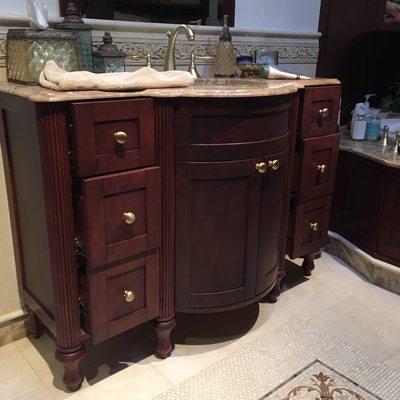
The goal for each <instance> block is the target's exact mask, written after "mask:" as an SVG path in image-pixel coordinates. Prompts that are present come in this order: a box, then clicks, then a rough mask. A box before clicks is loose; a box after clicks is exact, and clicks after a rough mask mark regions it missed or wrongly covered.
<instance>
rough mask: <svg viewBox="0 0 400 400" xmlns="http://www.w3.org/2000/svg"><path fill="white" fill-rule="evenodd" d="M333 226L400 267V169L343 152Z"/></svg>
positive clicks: (375, 255)
mask: <svg viewBox="0 0 400 400" xmlns="http://www.w3.org/2000/svg"><path fill="white" fill-rule="evenodd" d="M336 181H337V183H336V190H335V194H334V196H333V205H332V218H331V225H330V229H331V230H333V231H335V232H337V233H339V234H340V235H342V236H343V237H344V238H346V239H347V240H349V241H351V242H352V243H354V244H355V245H357V246H358V247H360V248H361V249H362V250H364V251H365V252H367V253H368V254H370V255H371V256H372V257H375V258H378V259H380V260H383V261H386V262H388V263H390V264H393V265H396V266H399V267H400V228H399V227H400V207H399V201H400V170H399V169H398V168H394V167H389V166H387V165H383V164H380V163H377V162H375V161H372V160H368V159H366V158H364V157H361V156H358V155H356V154H353V153H349V152H346V151H340V156H339V163H338V170H337V177H336Z"/></svg>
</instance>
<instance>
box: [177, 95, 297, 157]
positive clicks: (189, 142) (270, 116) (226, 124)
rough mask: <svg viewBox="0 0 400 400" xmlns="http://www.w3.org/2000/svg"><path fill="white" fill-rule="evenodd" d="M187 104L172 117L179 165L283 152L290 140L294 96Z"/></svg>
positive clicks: (211, 100)
mask: <svg viewBox="0 0 400 400" xmlns="http://www.w3.org/2000/svg"><path fill="white" fill-rule="evenodd" d="M196 100H197V101H196V102H193V101H190V100H188V101H187V100H186V99H185V103H183V104H182V105H180V106H178V107H177V111H176V114H175V132H176V135H175V146H176V159H177V160H178V161H234V160H243V159H251V158H257V157H260V156H264V155H269V154H276V153H279V152H281V151H283V150H284V149H285V148H286V147H287V145H288V143H289V140H290V129H291V128H290V122H291V117H292V112H293V96H292V95H288V96H273V97H271V98H268V99H267V100H260V99H256V100H254V99H251V100H248V99H247V100H246V99H244V100H243V99H240V101H239V100H237V99H230V100H226V101H224V102H222V103H221V101H220V99H217V100H215V99H207V102H204V103H203V102H199V101H198V99H196Z"/></svg>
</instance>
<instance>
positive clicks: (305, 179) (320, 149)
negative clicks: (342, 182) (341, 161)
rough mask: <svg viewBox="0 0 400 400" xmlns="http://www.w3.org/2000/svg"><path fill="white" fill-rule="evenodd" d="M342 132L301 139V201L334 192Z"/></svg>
mask: <svg viewBox="0 0 400 400" xmlns="http://www.w3.org/2000/svg"><path fill="white" fill-rule="evenodd" d="M339 142H340V134H334V135H328V136H322V137H318V138H312V139H304V140H302V141H301V155H300V160H301V161H300V173H299V180H298V182H297V188H298V190H297V192H298V198H299V202H303V201H307V200H312V199H315V198H318V197H322V196H326V195H328V194H332V193H333V188H334V184H335V177H336V165H337V159H338V155H339Z"/></svg>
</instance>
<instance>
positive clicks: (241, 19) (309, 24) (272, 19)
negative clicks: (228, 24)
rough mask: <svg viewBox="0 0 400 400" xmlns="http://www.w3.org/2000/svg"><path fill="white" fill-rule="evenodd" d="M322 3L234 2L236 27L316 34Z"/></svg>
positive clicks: (306, 0) (299, 0) (297, 0)
mask: <svg viewBox="0 0 400 400" xmlns="http://www.w3.org/2000/svg"><path fill="white" fill-rule="evenodd" d="M320 5H321V0H236V9H235V27H238V28H253V29H266V30H278V31H285V30H288V31H306V32H317V31H318V21H319V10H320Z"/></svg>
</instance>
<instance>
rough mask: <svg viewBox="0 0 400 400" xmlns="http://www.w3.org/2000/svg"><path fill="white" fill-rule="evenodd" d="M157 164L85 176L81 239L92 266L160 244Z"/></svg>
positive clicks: (159, 189) (158, 170)
mask: <svg viewBox="0 0 400 400" xmlns="http://www.w3.org/2000/svg"><path fill="white" fill-rule="evenodd" d="M160 184H161V182H160V168H159V167H150V168H145V169H142V170H137V171H129V172H121V173H118V174H113V175H107V176H104V177H98V178H89V179H84V180H83V182H82V185H83V195H82V198H81V210H80V213H81V218H79V220H80V221H81V223H82V225H81V226H80V229H79V230H80V231H81V235H80V240H81V242H82V244H83V246H84V248H85V253H86V258H87V265H88V267H89V268H94V267H97V266H100V265H104V264H107V263H111V262H114V261H117V260H121V259H123V258H126V257H130V256H133V255H135V254H139V253H142V252H145V251H147V250H150V249H154V248H157V247H159V245H160V236H161V230H160V229H161V228H160V226H161V195H160V191H161V186H160Z"/></svg>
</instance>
